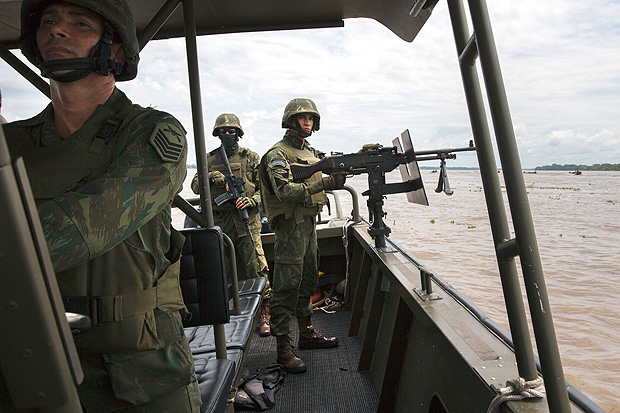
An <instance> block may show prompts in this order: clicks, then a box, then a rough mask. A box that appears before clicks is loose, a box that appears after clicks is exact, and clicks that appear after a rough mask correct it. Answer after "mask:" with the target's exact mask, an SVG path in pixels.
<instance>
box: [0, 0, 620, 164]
mask: <svg viewBox="0 0 620 413" xmlns="http://www.w3.org/2000/svg"><path fill="white" fill-rule="evenodd" d="M489 12H490V14H491V21H492V24H493V31H494V34H495V41H496V44H497V48H498V53H499V58H500V63H501V65H502V72H503V77H504V82H505V85H506V91H507V95H508V102H509V105H510V109H511V113H512V119H513V124H514V128H515V134H516V136H517V143H518V146H519V151H520V155H521V164H522V166H523V167H524V168H533V167H535V166H539V165H545V164H551V163H558V164H564V163H576V164H593V163H605V162H608V163H620V24H619V23H618V16H620V2H618V1H617V0H609V1H605V0H590V1H588V2H583V1H579V0H564V1H560V0H547V1H544V2H541V1H540V0H523V1H518V2H517V1H512V0H493V1H490V2H489ZM198 46H199V51H198V53H199V58H200V72H201V88H202V102H203V105H204V109H203V112H204V123H205V128H206V134H207V148H208V149H213V148H215V147H216V146H218V145H219V141H215V140H214V138H213V137H212V136H211V130H212V127H213V122H214V120H215V118H216V117H217V115H219V114H220V113H223V112H232V113H235V114H237V115H238V116H239V117H240V119H241V123H242V126H243V128H244V130H245V136H244V137H243V139H242V141H241V145H242V146H246V147H249V148H251V149H253V150H255V151H256V152H258V153H259V154H261V155H262V154H263V153H264V152H265V151H266V150H267V149H268V148H269V147H270V146H271V144H273V143H274V142H276V141H277V140H279V139H280V137H281V136H282V134H283V130H282V129H281V128H280V123H281V118H282V113H283V110H284V106H285V105H286V103H287V102H288V101H289V100H290V99H292V98H295V97H309V98H311V99H313V100H314V101H315V103H316V104H317V106H318V108H319V111H320V112H321V130H320V131H319V132H317V133H316V134H314V135H313V136H312V137H311V138H310V143H311V145H312V146H314V147H315V148H318V149H321V150H323V151H325V152H330V151H340V152H353V151H356V150H357V149H359V148H360V147H361V146H362V145H363V144H365V143H369V142H379V143H382V144H384V145H389V144H390V142H391V141H392V139H393V138H394V137H396V136H398V135H400V133H401V132H402V131H403V130H405V129H409V131H410V132H411V136H412V139H413V145H414V148H416V149H418V150H425V149H432V148H444V147H460V146H466V145H467V142H468V140H469V139H471V138H472V134H471V128H470V125H469V119H468V115H467V108H466V105H465V98H464V92H463V88H462V82H461V77H460V72H459V68H458V65H457V58H456V51H455V46H454V38H453V35H452V31H451V26H450V22H449V15H448V10H447V4H446V2H444V1H440V2H439V4H438V5H437V6H436V7H435V10H434V12H433V15H432V16H431V17H430V19H429V21H428V22H427V24H426V25H425V26H424V28H423V29H422V31H421V32H420V34H419V35H418V37H417V38H416V39H415V40H414V41H413V42H412V43H407V42H405V41H403V40H401V39H400V38H398V37H397V36H395V35H394V34H392V33H391V32H390V31H389V30H388V29H386V28H385V27H384V26H382V25H380V24H379V23H377V22H375V21H372V20H368V19H349V20H346V21H345V27H344V29H343V28H336V29H322V30H298V31H289V32H267V33H242V34H235V35H217V36H203V37H201V38H200V39H199V41H198ZM184 53H185V43H184V40H183V39H175V40H167V41H154V42H152V43H150V44H149V45H147V47H146V48H145V49H144V50H143V51H142V53H141V60H140V66H139V76H138V78H137V79H135V80H133V81H131V82H120V83H118V86H119V88H120V89H121V90H123V91H124V92H125V93H127V95H128V96H129V97H130V98H131V99H132V100H133V101H134V102H135V103H139V104H141V105H143V106H147V105H151V106H154V107H156V108H158V109H161V110H164V111H167V112H170V113H172V114H173V115H175V116H176V117H177V118H178V119H179V120H180V121H181V122H182V123H183V125H184V126H185V127H186V129H187V130H188V138H189V141H190V144H192V145H193V131H192V126H191V125H192V123H191V111H190V105H189V85H188V81H187V67H186V60H185V55H184ZM17 54H18V55H19V56H21V53H20V52H19V51H17ZM480 79H482V76H480ZM0 89H2V94H3V106H2V112H1V113H2V115H3V116H4V117H5V118H7V120H9V121H13V120H17V119H22V118H27V117H31V116H33V115H35V114H36V113H38V112H39V111H40V110H42V109H43V108H44V107H45V105H46V104H47V98H45V97H44V96H43V95H42V94H41V93H40V92H38V91H37V90H36V89H34V87H32V86H30V85H29V84H28V83H27V82H26V81H25V80H23V79H21V78H20V76H19V75H17V74H16V73H15V72H14V71H13V70H12V69H11V68H10V67H9V66H8V65H7V64H6V63H4V61H2V60H0ZM489 119H490V117H489ZM498 162H499V160H498ZM188 163H195V156H194V155H193V154H191V153H190V155H189V158H188ZM449 165H451V166H470V167H471V166H477V161H476V159H475V155H474V154H473V153H462V154H459V155H458V157H457V159H456V160H455V161H452V162H451V163H449ZM423 166H436V165H435V162H426V163H424V165H423Z"/></svg>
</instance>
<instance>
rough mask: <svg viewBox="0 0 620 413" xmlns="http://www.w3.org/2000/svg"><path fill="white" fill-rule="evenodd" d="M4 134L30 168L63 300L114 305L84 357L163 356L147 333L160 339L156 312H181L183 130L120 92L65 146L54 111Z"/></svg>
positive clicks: (86, 338)
mask: <svg viewBox="0 0 620 413" xmlns="http://www.w3.org/2000/svg"><path fill="white" fill-rule="evenodd" d="M5 133H6V137H7V143H8V146H9V151H10V153H11V155H13V156H22V157H23V158H24V163H25V165H26V169H27V172H28V177H29V181H30V183H31V187H32V191H33V194H34V197H35V200H36V201H37V209H38V212H39V217H40V219H41V224H42V227H43V232H44V234H45V237H46V240H47V245H48V249H49V252H50V256H51V258H52V263H53V265H54V269H55V271H56V274H57V280H58V283H59V286H60V290H61V293H62V295H63V296H71V297H84V296H89V297H92V296H95V297H101V298H102V299H103V301H104V302H105V303H107V304H108V307H109V308H107V307H106V306H105V304H104V309H103V313H104V314H103V320H102V321H103V325H102V326H100V327H98V328H93V329H91V330H90V331H89V332H88V333H86V334H84V335H83V336H82V337H79V340H77V341H76V343H77V344H78V348H81V349H83V350H84V349H85V350H86V351H111V350H131V351H136V350H146V349H154V348H158V347H159V346H160V344H161V342H160V340H159V339H158V338H157V335H156V334H155V335H154V334H149V333H148V329H149V328H154V330H152V331H157V329H156V328H155V325H154V323H155V321H154V316H153V309H154V308H159V309H161V310H166V309H181V308H183V300H182V297H181V295H180V292H179V291H178V290H179V288H178V257H179V255H180V245H179V243H182V240H181V239H182V237H181V236H180V235H178V233H177V234H176V236H174V235H175V234H172V235H173V236H172V237H171V232H172V230H171V226H170V222H171V219H170V209H171V200H172V199H173V198H174V196H175V195H176V194H177V193H178V192H179V191H180V190H181V188H182V185H183V181H184V178H185V174H186V167H185V160H186V156H187V147H186V146H187V145H186V140H185V130H184V129H183V127H182V126H181V125H180V124H179V123H178V122H177V121H176V119H174V118H173V117H172V116H171V115H169V114H167V113H164V112H160V111H156V110H153V109H150V108H142V107H140V106H138V105H132V103H131V101H130V100H129V99H128V98H127V97H126V96H125V95H124V94H123V93H122V92H121V91H119V90H118V89H115V90H114V92H113V93H112V96H111V97H110V98H109V99H108V101H107V102H106V103H105V104H104V105H99V106H98V107H97V108H96V109H95V111H94V112H93V114H92V115H91V116H90V117H89V118H88V119H87V120H86V122H85V123H84V124H83V125H82V127H81V128H80V129H79V130H78V131H76V132H75V133H73V134H72V135H71V136H70V137H68V138H66V139H63V138H61V137H60V136H59V135H58V134H57V132H56V131H55V130H54V128H53V107H52V105H51V104H50V105H49V106H48V107H47V108H46V109H45V110H43V112H41V113H40V114H39V115H37V116H35V117H34V118H31V119H28V120H24V121H18V122H13V123H10V124H7V125H5ZM179 237H180V238H181V239H179ZM171 263H174V265H171ZM175 277H176V278H175ZM160 287H161V289H159V288H160ZM162 289H165V290H166V292H165V294H164V296H165V297H167V298H166V300H161V297H162V295H161V294H163V293H162V291H163V290H162ZM153 297H155V300H154V301H153ZM123 298H124V299H123ZM145 328H146V330H145Z"/></svg>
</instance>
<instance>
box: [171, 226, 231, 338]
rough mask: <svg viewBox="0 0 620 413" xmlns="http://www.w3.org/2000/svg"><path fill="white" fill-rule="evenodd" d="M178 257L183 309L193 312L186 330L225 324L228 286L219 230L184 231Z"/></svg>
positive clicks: (227, 318)
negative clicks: (181, 249)
mask: <svg viewBox="0 0 620 413" xmlns="http://www.w3.org/2000/svg"><path fill="white" fill-rule="evenodd" d="M180 232H181V234H183V235H184V236H185V244H184V245H183V253H182V254H183V255H182V257H181V277H180V279H181V291H182V292H183V300H184V301H185V306H186V307H187V309H188V310H189V311H190V312H191V313H192V318H191V320H186V321H184V322H183V324H184V326H185V327H193V326H199V325H208V324H226V323H228V321H229V320H230V312H229V310H228V284H227V282H226V272H225V270H224V237H223V234H222V230H221V229H220V227H210V228H184V229H182V230H180Z"/></svg>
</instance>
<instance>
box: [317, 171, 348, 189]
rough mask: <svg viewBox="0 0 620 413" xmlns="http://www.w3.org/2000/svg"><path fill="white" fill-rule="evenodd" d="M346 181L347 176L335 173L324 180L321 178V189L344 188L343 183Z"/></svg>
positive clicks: (342, 173)
mask: <svg viewBox="0 0 620 413" xmlns="http://www.w3.org/2000/svg"><path fill="white" fill-rule="evenodd" d="M346 180H347V176H346V175H345V173H344V172H336V173H333V174H331V175H329V176H327V177H325V178H323V188H325V189H340V188H342V187H343V186H344V182H345V181H346Z"/></svg>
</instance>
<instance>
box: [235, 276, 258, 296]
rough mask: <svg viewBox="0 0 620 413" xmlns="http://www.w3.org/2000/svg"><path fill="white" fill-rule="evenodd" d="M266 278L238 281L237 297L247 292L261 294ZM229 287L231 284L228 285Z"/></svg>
mask: <svg viewBox="0 0 620 413" xmlns="http://www.w3.org/2000/svg"><path fill="white" fill-rule="evenodd" d="M266 284H267V280H266V279H265V277H257V278H249V279H247V280H240V281H239V297H241V296H243V295H247V294H259V295H260V294H262V293H263V290H264V289H265V285H266ZM228 288H231V285H229V286H228Z"/></svg>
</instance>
